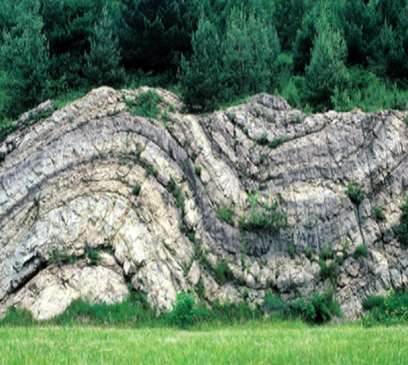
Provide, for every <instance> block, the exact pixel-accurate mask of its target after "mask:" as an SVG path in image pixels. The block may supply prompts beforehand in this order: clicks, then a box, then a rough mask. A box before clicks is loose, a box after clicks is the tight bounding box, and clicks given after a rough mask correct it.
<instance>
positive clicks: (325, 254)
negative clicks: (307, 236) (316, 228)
mask: <svg viewBox="0 0 408 365" xmlns="http://www.w3.org/2000/svg"><path fill="white" fill-rule="evenodd" d="M319 256H320V259H322V260H332V259H334V251H333V249H332V248H331V247H330V246H329V245H326V246H323V247H322V248H321V250H320V255H319Z"/></svg>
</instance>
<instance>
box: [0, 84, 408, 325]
mask: <svg viewBox="0 0 408 365" xmlns="http://www.w3.org/2000/svg"><path fill="white" fill-rule="evenodd" d="M147 90H148V89H147V88H142V89H139V90H136V91H129V90H122V91H115V90H113V89H110V88H100V89H96V90H94V91H92V92H91V93H89V94H88V95H87V96H85V97H84V98H82V99H80V100H78V101H76V102H74V103H72V104H70V105H68V106H67V107H65V108H63V109H60V110H57V111H55V112H53V113H52V115H50V116H48V117H47V118H44V119H42V120H40V121H39V122H37V123H35V124H33V125H31V126H27V127H26V128H21V129H20V130H19V131H18V132H16V133H14V134H13V135H11V136H9V137H8V139H7V140H6V141H4V142H3V143H2V144H1V145H0V151H3V152H2V154H1V156H2V159H1V160H2V161H1V162H0V312H1V313H4V312H5V310H6V309H7V308H8V307H10V306H17V307H21V308H25V309H28V310H30V311H31V312H32V313H33V314H34V316H35V317H36V318H39V319H47V318H50V317H53V316H55V315H57V314H59V313H61V312H63V311H64V310H65V309H66V308H67V306H68V305H69V304H70V303H71V302H72V301H73V300H75V299H78V298H83V299H85V300H88V301H90V302H108V303H114V302H119V301H121V300H123V299H124V298H125V297H126V296H127V295H128V290H129V286H130V285H131V286H132V287H133V288H135V289H136V290H140V291H142V292H144V293H146V295H147V298H148V300H149V302H150V303H151V304H152V305H153V306H154V307H155V308H157V310H158V311H164V310H168V309H170V308H171V306H172V303H173V302H174V300H175V297H176V294H177V293H178V292H181V291H187V290H188V291H192V292H195V293H196V294H197V295H199V296H201V297H203V299H205V300H206V301H207V302H208V303H211V302H213V301H215V300H220V301H240V300H246V301H249V302H250V303H253V304H261V303H262V302H263V299H264V296H265V293H267V292H268V291H272V292H275V293H279V294H280V295H282V296H283V297H284V298H286V299H292V298H295V297H297V296H300V295H302V296H307V295H309V294H310V293H312V292H315V291H323V290H325V289H327V288H329V287H330V286H332V285H334V287H335V289H336V297H337V299H338V300H339V302H340V303H341V305H342V308H343V311H344V313H345V315H346V316H347V317H349V318H354V317H356V316H358V315H359V314H360V313H361V301H362V299H363V298H364V297H365V296H366V295H368V294H372V293H382V292H385V291H387V290H389V289H391V288H395V289H400V288H403V287H406V286H407V283H408V256H407V252H406V250H405V249H403V248H402V247H401V246H400V244H399V242H398V240H397V239H396V237H395V234H394V233H393V232H394V230H393V228H394V227H395V225H396V224H398V222H399V217H400V209H399V206H400V204H401V202H402V200H403V198H404V194H405V192H406V190H407V185H408V180H407V177H408V175H407V174H408V162H407V133H408V131H407V125H406V123H405V119H406V118H407V115H406V114H404V113H401V112H396V111H389V112H382V113H377V114H364V113H361V112H358V111H357V112H353V113H335V112H328V113H325V114H316V115H304V114H303V113H302V112H300V111H298V110H294V109H292V108H291V107H290V106H289V105H288V104H287V103H286V102H285V101H283V100H282V99H280V98H278V97H273V96H270V95H264V94H262V95H257V96H255V97H253V98H252V99H251V100H250V101H248V103H246V104H244V105H240V106H236V107H232V108H229V109H228V110H226V111H220V112H216V113H213V114H210V115H201V116H197V115H189V114H184V113H182V105H181V103H180V101H179V100H178V99H177V97H176V96H175V95H173V94H171V93H169V92H167V91H164V90H161V89H156V90H155V92H156V93H158V94H159V95H160V96H161V99H162V101H161V103H160V110H161V111H160V113H159V116H158V117H157V118H156V119H149V118H142V117H138V116H134V115H132V113H130V111H129V109H128V107H127V105H128V104H129V101H132V100H134V99H137V97H138V95H139V94H140V93H142V92H146V91H147ZM350 182H354V183H356V184H359V185H360V186H361V187H362V189H363V191H364V192H365V198H364V200H363V202H362V203H361V204H359V205H358V207H357V206H356V205H355V204H353V203H352V201H351V200H350V198H349V197H348V195H347V194H346V193H345V187H346V186H347V184H348V183H350ZM254 197H256V198H254ZM254 199H255V200H256V201H255V203H254ZM273 202H275V203H278V209H279V211H280V212H281V213H282V214H284V215H285V216H287V226H280V227H277V228H276V229H274V230H273V231H271V230H262V229H258V230H253V231H250V230H248V229H246V230H245V229H244V230H243V229H242V225H241V229H240V227H239V221H240V220H241V221H242V219H243V218H242V217H246V216H248V214H250V212H251V209H253V206H254V204H258V206H262V204H272V203H273ZM375 206H382V207H384V213H385V220H384V221H382V222H377V221H376V220H375V219H374V218H375V217H373V213H372V208H373V207H375ZM251 207H252V208H251ZM226 208H228V209H226ZM222 211H228V217H227V218H228V219H225V217H223V214H222ZM232 211H233V214H232V213H231V212H232ZM224 215H225V214H224ZM225 221H227V222H228V223H227V222H225ZM258 228H259V227H258ZM278 228H279V229H278ZM361 244H364V245H366V246H367V248H368V252H369V255H368V257H367V258H362V259H361V258H360V259H356V258H353V255H352V253H353V252H354V249H355V247H357V246H358V245H361ZM323 247H331V248H332V249H333V252H334V254H335V257H336V258H337V259H338V258H340V259H341V260H337V259H336V262H338V263H339V265H338V266H339V267H338V269H337V270H338V273H337V276H336V278H335V279H334V280H333V278H332V280H329V279H324V278H323V277H322V275H321V273H320V270H321V269H320V265H319V260H320V259H319V253H320V252H321V250H322V248H323ZM95 251H97V252H98V260H92V255H90V254H89V252H91V253H92V252H95ZM320 261H321V260H320ZM329 261H330V260H329ZM320 264H321V262H320ZM328 264H330V262H329V263H328Z"/></svg>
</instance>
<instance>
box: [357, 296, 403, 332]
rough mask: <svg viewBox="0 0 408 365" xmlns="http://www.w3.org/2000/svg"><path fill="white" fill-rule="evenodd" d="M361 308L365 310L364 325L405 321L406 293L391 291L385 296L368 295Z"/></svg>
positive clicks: (391, 323) (392, 323)
mask: <svg viewBox="0 0 408 365" xmlns="http://www.w3.org/2000/svg"><path fill="white" fill-rule="evenodd" d="M363 308H364V310H365V311H366V312H367V313H366V315H365V316H364V318H363V323H364V324H365V325H366V326H371V325H375V324H383V325H395V324H402V323H407V320H408V293H406V292H391V293H389V294H388V295H387V296H386V297H383V296H368V297H367V298H366V299H365V300H364V302H363Z"/></svg>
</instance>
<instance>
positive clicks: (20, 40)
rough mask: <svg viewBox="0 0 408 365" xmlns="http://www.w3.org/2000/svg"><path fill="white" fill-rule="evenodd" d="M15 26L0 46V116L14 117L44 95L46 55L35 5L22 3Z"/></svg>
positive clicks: (25, 0)
mask: <svg viewBox="0 0 408 365" xmlns="http://www.w3.org/2000/svg"><path fill="white" fill-rule="evenodd" d="M18 6H19V10H18V16H17V18H16V20H15V21H16V25H15V26H14V27H12V29H11V30H10V31H9V32H7V33H5V35H4V39H3V44H2V45H1V47H0V73H1V77H0V90H2V92H3V94H5V95H6V98H5V100H4V98H3V105H2V110H1V112H2V114H3V115H7V116H11V117H16V116H17V115H18V114H19V113H21V112H23V111H25V110H26V109H27V108H30V107H33V106H34V105H35V104H36V103H38V102H40V101H42V100H43V98H45V97H46V95H47V92H48V90H47V87H48V82H47V78H48V67H49V54H48V47H47V41H46V38H45V36H44V34H43V33H42V29H43V23H42V20H41V17H40V15H39V2H38V1H36V0H22V1H21V2H20V3H19V4H18Z"/></svg>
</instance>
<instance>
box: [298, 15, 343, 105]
mask: <svg viewBox="0 0 408 365" xmlns="http://www.w3.org/2000/svg"><path fill="white" fill-rule="evenodd" d="M346 57H347V48H346V44H345V41H344V38H343V37H342V35H341V33H340V32H339V31H338V30H336V29H334V28H333V27H332V26H331V25H329V23H328V22H326V21H325V20H324V19H323V20H321V23H320V24H319V32H318V35H317V36H316V38H315V41H314V45H313V51H312V57H311V61H310V64H309V65H308V66H307V68H306V88H307V90H306V92H307V97H308V99H309V101H310V102H311V103H312V104H313V105H317V106H319V107H327V106H330V99H331V97H332V95H334V93H335V91H336V90H342V89H343V88H344V87H345V86H346V83H347V80H348V71H347V68H346V66H345V63H344V61H345V60H346Z"/></svg>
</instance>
